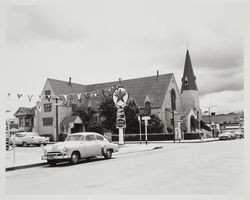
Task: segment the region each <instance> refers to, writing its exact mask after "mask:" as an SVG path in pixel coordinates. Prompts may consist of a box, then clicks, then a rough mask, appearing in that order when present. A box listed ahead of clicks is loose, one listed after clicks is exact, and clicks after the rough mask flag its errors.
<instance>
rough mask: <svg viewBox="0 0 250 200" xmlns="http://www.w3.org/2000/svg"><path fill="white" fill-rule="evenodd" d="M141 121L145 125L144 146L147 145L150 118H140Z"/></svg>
mask: <svg viewBox="0 0 250 200" xmlns="http://www.w3.org/2000/svg"><path fill="white" fill-rule="evenodd" d="M142 120H144V123H145V142H146V145H147V144H148V129H147V128H148V127H147V126H148V120H150V116H144V117H142Z"/></svg>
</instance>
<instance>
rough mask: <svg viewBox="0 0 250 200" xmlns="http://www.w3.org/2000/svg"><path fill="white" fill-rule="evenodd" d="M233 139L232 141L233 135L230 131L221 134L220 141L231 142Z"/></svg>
mask: <svg viewBox="0 0 250 200" xmlns="http://www.w3.org/2000/svg"><path fill="white" fill-rule="evenodd" d="M231 139H232V134H231V133H230V132H228V131H227V132H223V133H221V134H219V140H231Z"/></svg>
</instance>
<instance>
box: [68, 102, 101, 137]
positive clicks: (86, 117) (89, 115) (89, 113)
mask: <svg viewBox="0 0 250 200" xmlns="http://www.w3.org/2000/svg"><path fill="white" fill-rule="evenodd" d="M96 113H97V111H96V110H95V109H93V108H92V107H88V108H87V107H85V106H83V105H81V106H78V107H76V108H75V110H74V112H73V114H74V115H78V116H79V117H80V118H81V120H82V121H83V124H84V126H85V128H86V131H90V132H91V131H93V132H97V133H101V134H102V133H103V129H102V126H101V124H99V123H98V122H97V121H96V117H95V114H96Z"/></svg>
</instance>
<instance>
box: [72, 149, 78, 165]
mask: <svg viewBox="0 0 250 200" xmlns="http://www.w3.org/2000/svg"><path fill="white" fill-rule="evenodd" d="M79 158H80V155H79V153H78V152H73V153H72V154H71V158H70V164H72V165H75V164H76V163H78V161H79Z"/></svg>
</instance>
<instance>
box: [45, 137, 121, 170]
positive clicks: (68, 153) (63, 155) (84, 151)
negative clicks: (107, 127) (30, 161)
mask: <svg viewBox="0 0 250 200" xmlns="http://www.w3.org/2000/svg"><path fill="white" fill-rule="evenodd" d="M117 151H118V145H116V144H113V143H110V142H109V141H108V140H107V139H106V138H105V137H103V136H102V135H100V134H99V133H94V132H83V133H74V134H70V135H68V136H67V138H66V139H65V141H64V142H57V143H55V144H53V145H51V146H46V147H45V148H44V154H43V156H42V160H47V162H48V163H49V164H50V165H52V166H54V165H56V163H57V162H59V161H70V163H71V164H76V163H77V162H78V161H79V159H81V158H86V159H90V158H91V157H95V156H104V157H105V158H106V159H110V158H111V157H112V153H115V152H117Z"/></svg>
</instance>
